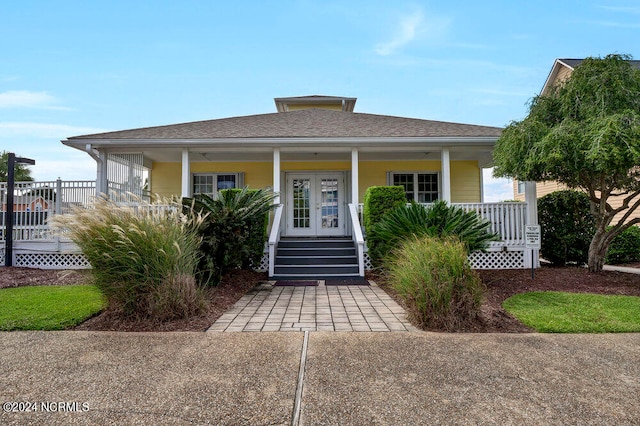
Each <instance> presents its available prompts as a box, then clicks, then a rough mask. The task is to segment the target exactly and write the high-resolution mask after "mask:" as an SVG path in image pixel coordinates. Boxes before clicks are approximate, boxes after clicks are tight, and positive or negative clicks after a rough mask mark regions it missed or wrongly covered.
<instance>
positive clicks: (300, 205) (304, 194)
mask: <svg viewBox="0 0 640 426" xmlns="http://www.w3.org/2000/svg"><path fill="white" fill-rule="evenodd" d="M292 186H293V206H292V207H293V228H294V229H300V228H303V229H309V228H311V191H310V189H311V179H293V182H292Z"/></svg>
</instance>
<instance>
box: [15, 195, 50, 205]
mask: <svg viewBox="0 0 640 426" xmlns="http://www.w3.org/2000/svg"><path fill="white" fill-rule="evenodd" d="M5 201H6V200H5ZM38 201H40V202H44V203H47V200H45V199H44V198H42V197H41V196H39V195H38V196H36V197H34V196H33V195H15V196H14V197H13V204H31V203H35V202H38Z"/></svg>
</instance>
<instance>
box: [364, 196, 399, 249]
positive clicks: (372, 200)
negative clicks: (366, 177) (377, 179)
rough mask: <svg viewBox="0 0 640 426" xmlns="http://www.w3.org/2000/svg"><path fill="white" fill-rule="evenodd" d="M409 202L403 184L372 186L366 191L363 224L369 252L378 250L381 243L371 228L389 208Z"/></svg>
mask: <svg viewBox="0 0 640 426" xmlns="http://www.w3.org/2000/svg"><path fill="white" fill-rule="evenodd" d="M406 203H407V197H406V195H405V193H404V188H403V187H402V186H370V187H369V188H367V191H366V192H365V193H364V205H363V208H362V216H363V222H364V223H363V225H364V229H365V232H366V236H367V245H368V247H369V253H370V254H372V253H375V252H377V250H378V249H377V246H378V244H379V243H380V241H379V240H378V239H376V237H375V235H372V232H371V230H372V229H373V227H374V226H375V225H376V224H377V223H378V222H380V219H382V217H383V216H384V215H385V213H387V212H388V211H389V210H391V209H393V208H395V207H397V206H402V205H404V204H406Z"/></svg>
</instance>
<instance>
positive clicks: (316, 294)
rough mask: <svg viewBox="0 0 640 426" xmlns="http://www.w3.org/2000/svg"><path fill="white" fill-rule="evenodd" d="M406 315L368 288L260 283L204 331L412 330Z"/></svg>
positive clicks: (376, 289) (383, 295)
mask: <svg viewBox="0 0 640 426" xmlns="http://www.w3.org/2000/svg"><path fill="white" fill-rule="evenodd" d="M416 330H417V329H416V328H415V327H413V326H412V325H411V324H410V323H409V321H408V320H407V318H406V312H405V311H404V309H403V308H402V307H401V306H400V305H398V304H397V303H396V302H395V301H394V300H393V299H392V298H391V297H389V295H388V294H387V293H385V291H384V290H382V289H381V288H380V287H378V286H377V285H376V284H375V283H373V282H371V285H369V286H367V285H339V286H325V285H324V281H323V280H319V281H318V286H305V287H293V286H274V282H273V281H270V282H269V283H265V284H261V285H259V286H257V287H256V288H254V289H253V290H251V291H250V292H249V293H247V294H246V295H245V296H243V297H242V299H240V300H239V301H238V302H237V303H236V304H235V305H234V306H233V307H232V308H231V310H229V311H227V312H226V313H225V314H224V315H222V316H221V317H220V318H219V319H218V320H217V321H216V322H215V323H214V324H213V325H212V326H211V327H210V328H209V330H208V331H227V332H239V331H254V332H255V331H416Z"/></svg>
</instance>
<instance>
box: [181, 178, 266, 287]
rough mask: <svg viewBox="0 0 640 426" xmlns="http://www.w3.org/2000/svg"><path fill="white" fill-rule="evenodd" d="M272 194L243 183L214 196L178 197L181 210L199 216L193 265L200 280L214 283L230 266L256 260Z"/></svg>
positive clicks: (243, 265) (261, 249) (245, 265)
mask: <svg viewBox="0 0 640 426" xmlns="http://www.w3.org/2000/svg"><path fill="white" fill-rule="evenodd" d="M275 197H276V194H274V193H273V192H272V191H271V190H269V189H256V190H252V189H249V188H248V187H245V188H243V189H241V190H224V191H220V192H219V193H218V197H217V198H216V199H214V198H212V197H210V196H208V195H206V194H197V195H195V196H194V197H193V198H183V199H182V204H183V209H184V211H185V213H187V214H189V215H194V214H195V215H201V216H202V217H203V220H202V222H201V224H200V226H199V227H198V234H199V235H200V236H201V238H202V242H201V244H200V247H199V251H200V254H201V258H200V261H199V263H198V268H197V270H198V272H197V277H198V281H199V282H200V283H202V284H206V285H217V284H218V283H219V282H220V279H221V277H222V275H224V274H225V273H227V272H229V271H230V270H232V269H235V268H245V269H247V268H252V267H255V266H256V265H258V264H259V263H260V260H261V258H262V255H263V252H264V244H265V242H266V239H267V221H268V214H269V211H271V210H272V209H273V208H274V207H275V205H274V204H273V200H274V199H275Z"/></svg>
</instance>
